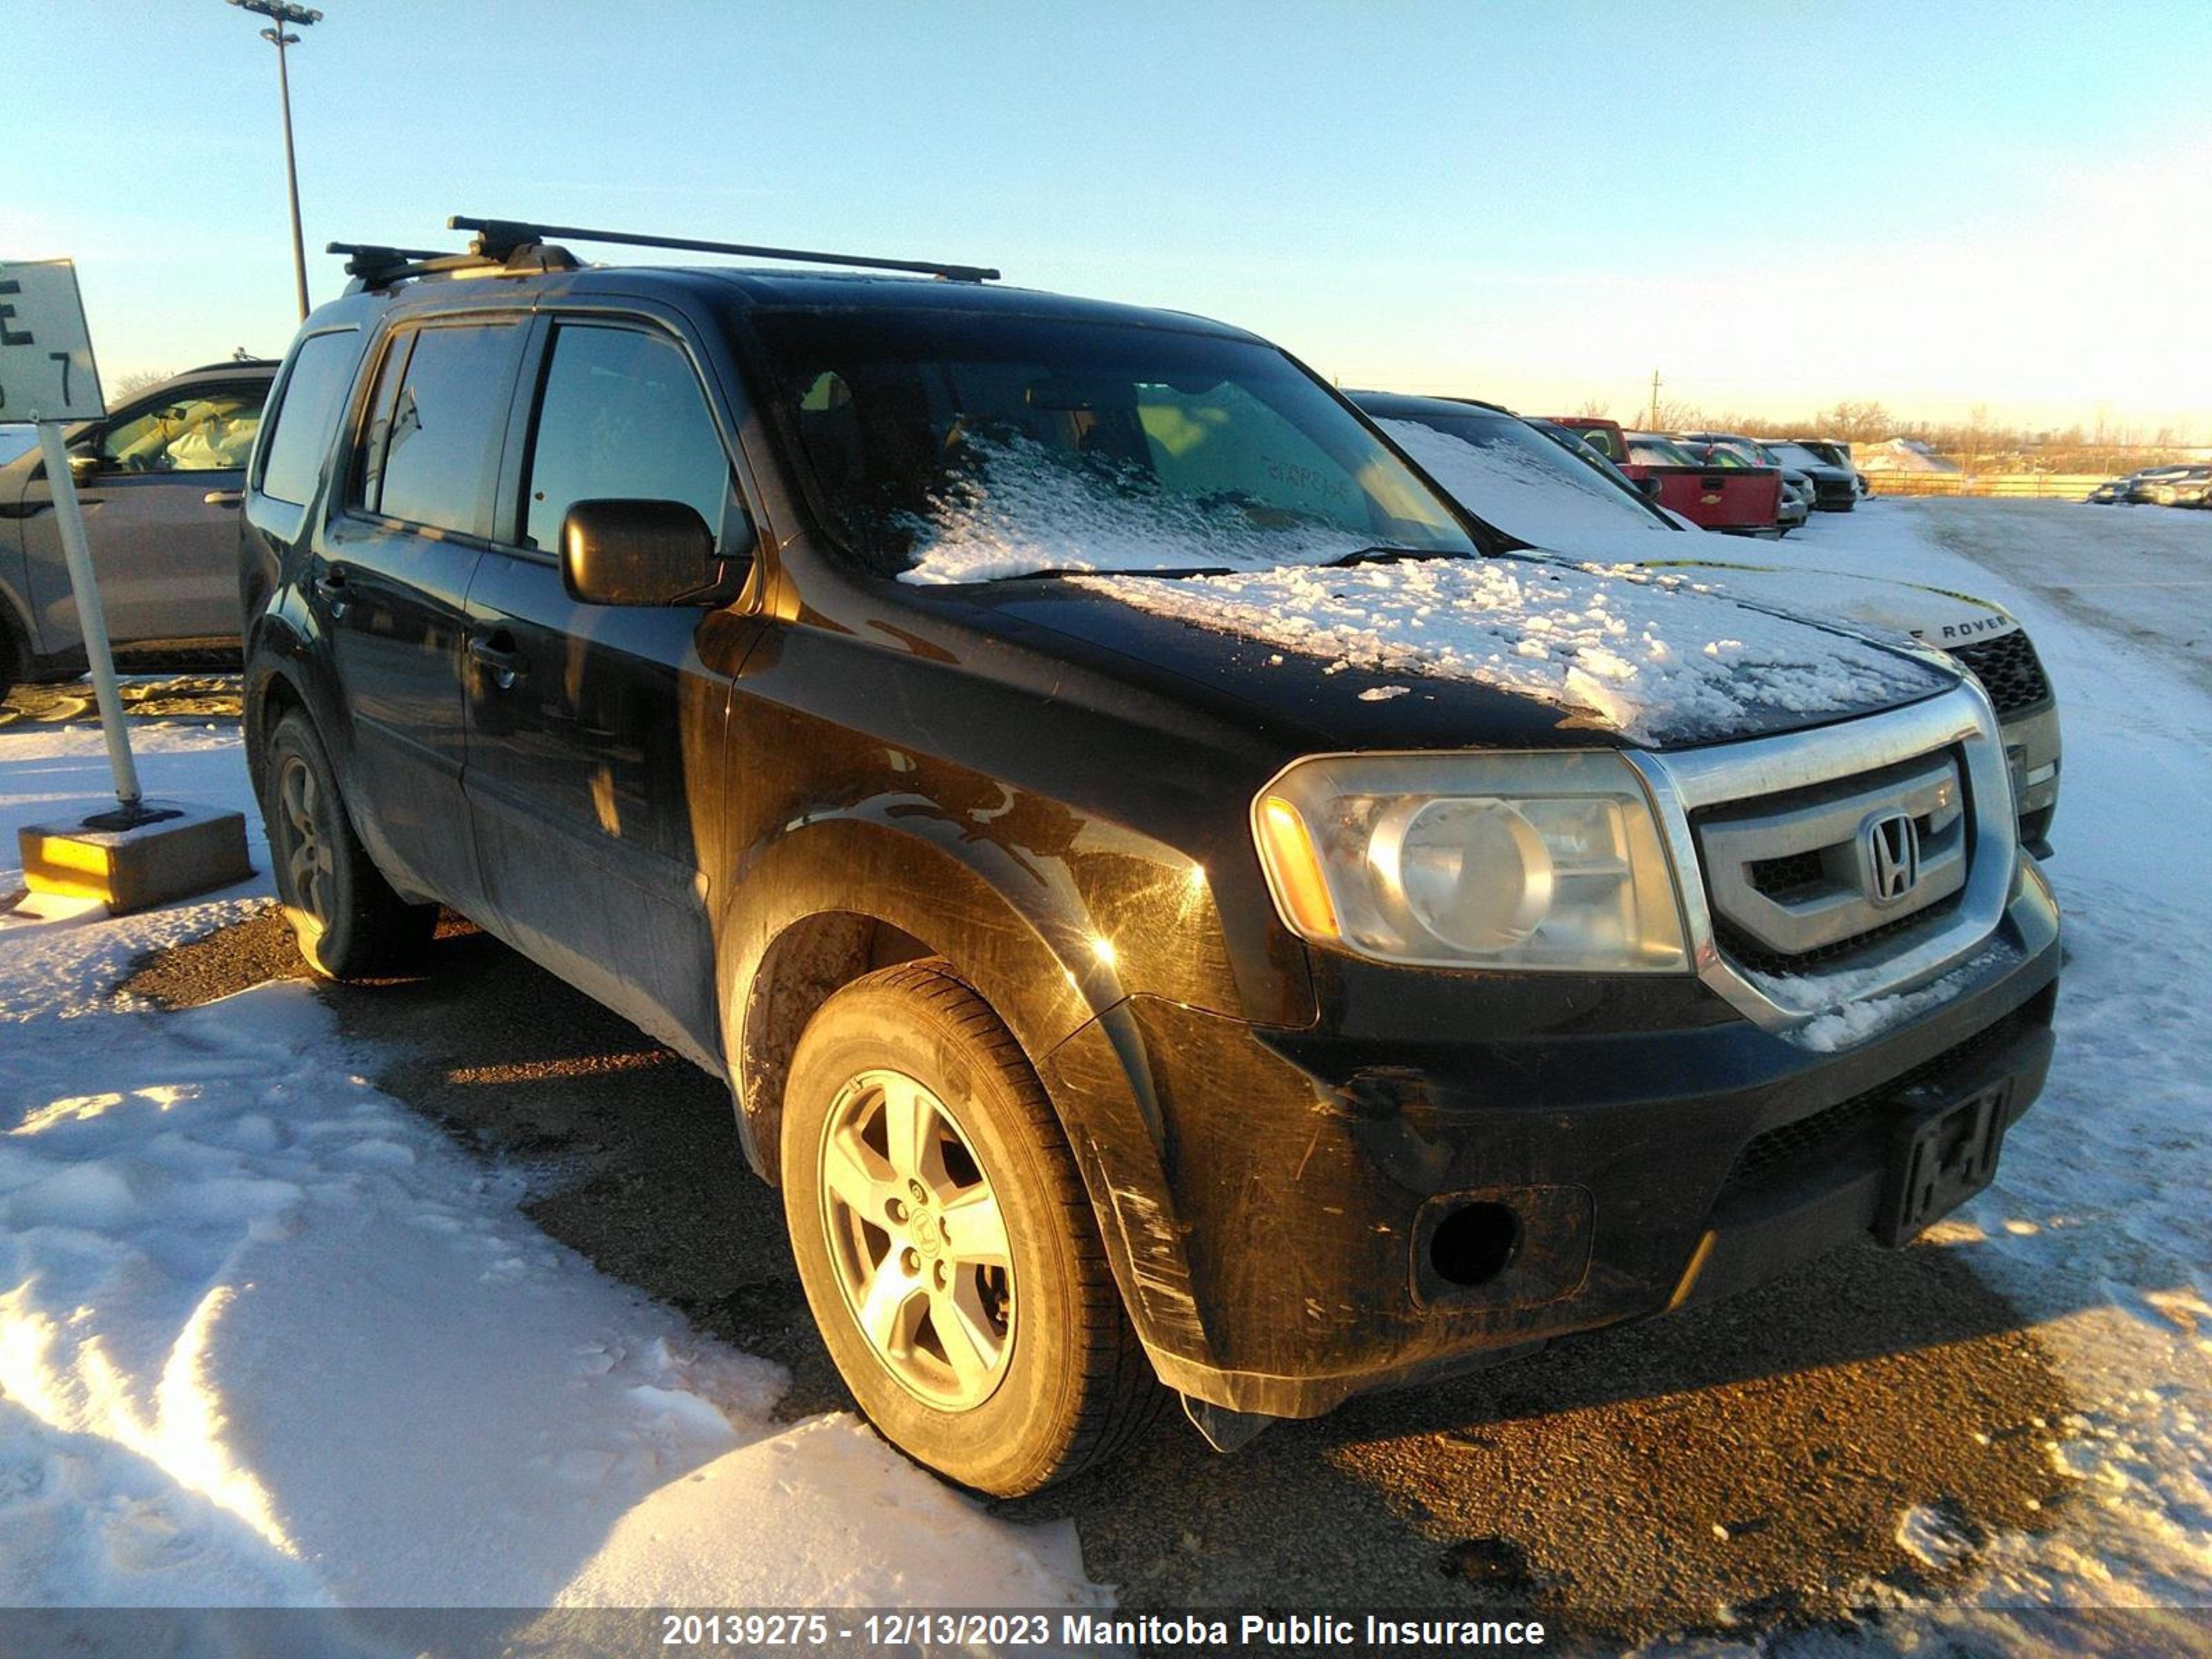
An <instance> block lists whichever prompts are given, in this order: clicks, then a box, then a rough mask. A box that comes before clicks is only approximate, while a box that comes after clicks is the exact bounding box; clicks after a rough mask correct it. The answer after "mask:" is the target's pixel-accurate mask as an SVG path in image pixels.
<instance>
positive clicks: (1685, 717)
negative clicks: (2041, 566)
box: [1077, 558, 1937, 744]
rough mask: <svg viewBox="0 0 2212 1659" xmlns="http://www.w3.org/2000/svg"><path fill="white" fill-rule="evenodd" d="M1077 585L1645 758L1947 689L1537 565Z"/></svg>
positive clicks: (1741, 620) (1446, 564)
mask: <svg viewBox="0 0 2212 1659" xmlns="http://www.w3.org/2000/svg"><path fill="white" fill-rule="evenodd" d="M1077 580H1078V585H1079V586H1084V587H1085V588H1088V589H1090V590H1091V591H1092V592H1097V593H1101V594H1104V595H1108V596H1110V597H1111V598H1114V599H1118V600H1120V601H1121V602H1122V603H1124V604H1127V605H1134V606H1136V607H1138V608H1139V609H1140V610H1144V611H1152V612H1154V613H1156V614H1158V615H1161V616H1165V617H1172V618H1175V619H1176V620H1179V621H1182V622H1185V623H1190V624H1191V625H1193V626H1194V627H1200V628H1206V629H1213V630H1216V631H1218V632H1221V633H1226V634H1235V635H1245V636H1247V637H1249V638H1252V639H1255V640H1258V641H1263V642H1265V643H1267V644H1270V645H1273V646H1277V647H1280V648H1282V649H1284V650H1286V651H1296V652H1297V653H1300V654H1302V655H1304V656H1309V657H1317V658H1320V659H1323V660H1325V661H1328V663H1329V664H1330V667H1331V671H1335V670H1337V669H1340V668H1357V669H1360V670H1363V671H1366V672H1368V673H1374V674H1388V675H1391V676H1394V677H1404V678H1415V679H1418V678H1421V677H1425V676H1426V677H1434V678H1446V679H1459V680H1472V681H1475V682H1477V683H1480V684H1485V685H1489V686H1493V687H1497V688H1498V689H1500V690H1509V691H1513V692H1516V693H1519V694H1521V695H1523V696H1531V697H1535V698H1538V699H1541V700H1542V701H1543V702H1549V703H1552V704H1554V705H1556V706H1557V707H1559V708H1561V709H1563V710H1572V711H1576V712H1578V713H1581V714H1585V715H1587V716H1588V717H1589V718H1590V719H1592V720H1595V721H1596V722H1598V723H1601V724H1602V725H1604V726H1607V727H1609V728H1611V729H1613V730H1614V731H1617V732H1620V733H1621V734H1622V735H1623V736H1625V737H1626V738H1629V739H1630V740H1631V741H1632V742H1636V743H1642V744H1650V743H1654V742H1656V741H1658V740H1659V739H1660V738H1661V737H1662V735H1663V737H1664V738H1665V739H1666V740H1667V741H1668V742H1670V743H1694V742H1699V741H1704V740H1709V739H1712V738H1721V737H1726V736H1729V735H1733V734H1735V732H1739V731H1741V729H1742V728H1743V726H1745V725H1747V723H1750V722H1752V721H1753V720H1756V719H1758V718H1760V717H1771V715H1773V714H1776V713H1783V714H1789V715H1791V716H1793V717H1796V718H1798V719H1801V720H1802V719H1805V718H1813V719H1818V718H1820V717H1821V716H1823V715H1826V714H1837V715H1841V714H1849V713H1852V712H1856V711H1857V710H1860V709H1863V708H1869V707H1880V706H1881V705H1883V704H1887V703H1899V702H1909V701H1911V700H1913V699H1916V698H1919V697H1923V696H1928V695H1929V693H1930V692H1931V691H1932V690H1936V689H1937V688H1936V685H1935V684H1934V683H1933V682H1931V679H1930V678H1929V673H1928V671H1927V670H1926V669H1925V668H1924V667H1923V666H1922V665H1921V663H1920V662H1919V661H1917V660H1916V659H1912V658H1910V657H1906V656H1902V655H1899V653H1896V652H1894V651H1892V650H1890V649H1888V648H1886V647H1883V646H1881V645H1879V644H1876V643H1875V642H1874V641H1869V640H1864V639H1861V638H1859V637H1857V636H1856V635H1851V634H1847V633H1839V632H1836V631H1832V630H1830V629H1822V628H1818V627H1815V626H1814V625H1812V624H1809V623H1802V622H1798V621H1795V620H1792V619H1791V618H1790V617H1782V616H1776V615H1773V614H1771V613H1770V612H1767V611H1762V610H1758V609H1754V608H1753V607H1751V606H1749V605H1738V604H1735V603H1734V602H1733V601H1731V600H1729V599H1723V598H1721V597H1719V596H1717V595H1714V594H1711V593H1704V592H1698V591H1697V590H1696V588H1695V587H1694V586H1692V584H1690V583H1688V582H1686V581H1685V580H1682V579H1681V578H1679V577H1673V576H1667V575H1661V574H1654V573H1651V572H1648V571H1644V570H1640V569H1635V568H1626V567H1621V566H1601V565H1583V566H1574V565H1566V564H1560V563H1556V562H1550V561H1545V560H1537V559H1522V558H1492V559H1429V560H1418V561H1415V560H1407V561H1401V562H1396V563H1390V564H1370V565H1358V566H1353V567H1352V568H1346V569H1323V570H1313V569H1277V570H1268V571H1260V572H1252V573H1249V574H1231V575H1221V576H1189V577H1182V578H1176V579H1170V578H1161V577H1152V576H1141V575H1122V576H1085V577H1081V578H1079V579H1077Z"/></svg>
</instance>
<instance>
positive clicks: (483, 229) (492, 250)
mask: <svg viewBox="0 0 2212 1659" xmlns="http://www.w3.org/2000/svg"><path fill="white" fill-rule="evenodd" d="M446 225H447V228H448V229H450V230H472V231H474V232H476V240H473V241H472V242H471V243H470V244H469V246H470V251H471V252H473V253H474V254H475V255H477V257H478V258H483V259H489V260H494V261H503V260H505V259H506V258H508V257H509V256H510V255H511V254H513V252H515V251H516V250H517V249H519V248H525V247H528V246H532V244H535V243H540V242H545V241H549V240H555V239H558V240H562V241H572V242H611V243H617V244H620V245H622V246H626V247H665V248H676V249H679V250H681V251H683V252H688V253H734V254H738V255H740V256H742V257H744V258H749V259H791V260H796V261H798V262H799V263H801V264H811V265H851V266H856V267H859V268H860V269H863V270H911V271H915V272H916V273H918V274H920V275H921V276H942V277H944V278H945V280H947V281H948V282H955V283H988V282H995V281H996V280H997V279H998V275H999V273H998V272H997V270H994V269H992V268H990V267H988V266H985V265H948V264H938V263H937V262H936V261H934V260H931V259H877V258H869V257H868V256H866V255H864V254H859V253H817V252H808V251H806V250H805V249H803V248H790V247H755V246H751V245H750V244H748V243H744V242H707V241H702V240H698V239H697V238H696V237H690V236H647V235H643V234H640V233H638V232H635V231H629V230H586V229H585V228H582V227H580V226H577V225H538V224H531V223H528V222H524V221H520V220H515V219H476V218H471V217H468V216H465V215H461V214H456V215H454V216H453V217H452V218H450V219H448V220H447V221H446Z"/></svg>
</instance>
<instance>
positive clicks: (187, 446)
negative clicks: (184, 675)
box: [0, 359, 276, 696]
mask: <svg viewBox="0 0 2212 1659" xmlns="http://www.w3.org/2000/svg"><path fill="white" fill-rule="evenodd" d="M275 378H276V364H275V363H273V362H264V361H261V360H259V359H251V360H246V361H240V362H226V363H210V364H209V365H208V366H207V367H205V368H195V369H192V370H191V371H190V372H189V373H186V374H179V375H176V376H174V377H173V378H172V379H169V380H164V381H162V382H161V384H160V385H158V386H151V387H149V388H148V389H147V390H146V391H144V392H139V393H137V395H135V396H133V397H131V398H129V399H127V400H126V401H125V403H124V404H122V406H121V407H119V408H118V409H117V410H114V411H113V412H112V413H111V414H110V415H109V416H107V417H106V419H104V420H99V421H88V422H84V423H82V425H79V426H76V427H74V428H71V429H70V432H69V434H68V441H69V452H70V468H71V471H74V472H75V473H76V481H77V494H78V498H79V499H80V500H81V501H82V502H83V505H84V524H85V530H86V532H87V534H88V537H89V538H90V540H91V543H92V562H93V568H94V570H95V571H97V572H98V573H99V576H100V599H101V600H102V603H103V605H104V608H105V609H106V613H107V631H108V635H109V636H110V638H112V640H113V641H114V643H115V650H116V655H117V657H118V659H119V660H122V661H124V662H125V663H129V662H131V661H133V660H137V661H142V662H151V661H173V660H176V659H180V658H185V657H188V656H197V655H199V654H201V653H222V655H224V656H225V657H227V658H229V659H236V657H237V655H238V650H239V609H238V506H239V502H240V500H242V499H243V496H242V494H241V492H242V491H243V489H244V488H245V483H246V455H247V453H249V452H250V451H251V450H252V447H253V439H254V435H255V434H256V433H257V432H258V431H259V430H260V428H261V407H262V404H264V403H265V402H266V401H267V400H268V397H269V385H270V381H271V380H274V379H275ZM84 665H85V656H84V636H83V635H82V634H81V633H80V632H79V631H78V629H77V619H76V598H75V596H74V595H73V594H72V593H71V592H70V580H69V568H68V567H67V565H66V564H64V562H63V559H62V541H61V532H60V530H59V529H58V526H57V525H56V523H55V520H54V513H53V487H52V484H51V483H49V482H48V480H47V477H46V462H45V460H44V459H43V458H42V457H41V455H40V452H39V451H38V450H37V449H36V448H35V447H34V448H32V449H30V450H28V451H27V452H25V453H21V454H19V455H17V456H15V458H14V459H12V460H9V461H8V462H6V463H5V464H4V465H0V696H5V695H6V694H7V691H8V689H9V687H10V686H12V685H14V684H17V683H18V682H21V681H33V680H55V679H66V678H70V676H71V675H74V674H79V673H82V672H83V671H84Z"/></svg>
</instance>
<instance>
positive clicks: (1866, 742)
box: [1627, 684, 2057, 1030]
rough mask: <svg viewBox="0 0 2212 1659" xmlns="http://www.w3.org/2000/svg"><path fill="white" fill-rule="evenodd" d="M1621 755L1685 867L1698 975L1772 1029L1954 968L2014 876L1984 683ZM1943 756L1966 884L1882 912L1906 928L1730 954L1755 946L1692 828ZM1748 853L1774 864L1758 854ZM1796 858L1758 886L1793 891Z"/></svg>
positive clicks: (2002, 902)
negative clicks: (1885, 708)
mask: <svg viewBox="0 0 2212 1659" xmlns="http://www.w3.org/2000/svg"><path fill="white" fill-rule="evenodd" d="M1627 758H1628V760H1629V761H1630V763H1632V765H1634V766H1635V767H1636V768H1637V769H1638V770H1639V771H1640V772H1642V773H1643V774H1644V777H1645V781H1646V782H1647V784H1648V786H1649V787H1650V792H1651V799H1652V805H1653V806H1654V807H1655V808H1656V811H1657V812H1658V814H1659V823H1660V831H1661V834H1662V836H1663V837H1664V838H1665V840H1666V842H1667V848H1668V856H1669V857H1670V858H1671V859H1672V860H1674V868H1675V871H1676V872H1677V873H1678V874H1679V875H1680V877H1681V878H1682V886H1681V894H1682V905H1683V912H1684V920H1685V921H1686V924H1687V927H1688V929H1689V935H1690V948H1691V951H1692V955H1693V957H1695V960H1696V962H1697V965H1698V976H1699V978H1700V979H1702V980H1703V981H1705V983H1706V984H1707V985H1709V986H1710V987H1712V989H1713V990H1714V991H1715V992H1717V993H1718V994H1720V995H1721V996H1722V997H1723V998H1725V999H1726V1000H1728V1001H1729V1003H1730V1004H1731V1005H1733V1006H1735V1008H1736V1009H1738V1010H1739V1011H1740V1012H1742V1013H1743V1014H1745V1015H1746V1016H1747V1017H1748V1018H1751V1019H1753V1020H1756V1021H1757V1022H1758V1023H1759V1024H1761V1025H1764V1026H1765V1027H1766V1028H1768V1029H1769V1030H1789V1029H1790V1027H1792V1026H1794V1025H1796V1024H1801V1023H1802V1022H1803V1021H1805V1020H1806V1019H1808V1018H1811V1017H1813V1016H1814V1015H1816V1014H1819V1013H1821V1012H1826V1011H1827V1010H1829V1009H1831V1008H1832V1007H1834V1006H1837V999H1838V996H1847V997H1848V998H1850V999H1852V1000H1863V999H1869V998H1873V997H1879V996H1887V995H1889V994H1893V993H1895V992H1899V991H1905V990H1909V989H1911V988H1912V987H1915V986H1919V985H1924V984H1926V983H1928V982H1929V981H1930V980H1932V979H1934V978H1935V977H1936V976H1937V975H1941V974H1944V973H1947V972H1948V971H1950V970H1951V969H1954V968H1956V967H1958V966H1960V964H1961V963H1965V962H1966V961H1967V960H1968V959H1969V958H1970V957H1972V955H1973V954H1974V952H1976V951H1980V950H1984V949H1985V948H1987V947H1988V945H1989V944H1990V939H1991V937H1992V936H1993V935H1994V934H1995V933H1996V932H1997V931H1998V929H1999V927H2000V926H2001V924H2002V922H2003V920H2004V917H2005V913H2006V907H2007V905H2008V903H2009V902H2010V900H2011V897H2012V895H2013V893H2014V890H2015V884H2016V883H2017V882H2018V881H2019V880H2020V879H2021V860H2020V845H2019V839H2018V835H2017V829H2018V826H2017V823H2016V822H2015V817H2014V814H2013V809H2012V786H2011V782H2010V781H2009V780H2008V778H2007V777H2006V775H2005V760H2004V747H2003V744H2002V739H2001V738H1999V737H1998V735H1997V725H1996V711H1995V710H1994V709H1993V708H1991V707H1990V699H1989V696H1988V695H1987V694H1986V693H1985V692H1984V691H1983V690H1982V689H1981V688H1980V687H1979V686H1978V685H1975V684H1961V685H1959V686H1956V687H1954V689H1953V690H1949V691H1947V692H1945V693H1943V694H1942V696H1936V697H1930V698H1929V699H1928V700H1927V701H1925V702H1918V703H1914V704H1911V705H1909V706H1907V707H1905V708H1898V709H1893V710H1891V711H1890V712H1888V713H1887V714H1877V715H1873V716H1870V717H1869V718H1866V719H1863V720H1840V721H1838V722H1836V723H1835V724H1833V725H1831V726H1817V727H1814V728H1812V729H1810V730H1807V731H1803V732H1788V733H1784V734H1781V735H1778V736H1775V737H1771V738H1748V739H1746V740H1743V741H1741V742H1735V743H1723V744H1711V745H1708V746H1705V747H1702V748H1696V749H1687V750H1671V751H1666V752H1653V751H1648V750H1646V751H1631V752H1630V753H1629V755H1628V757H1627ZM1938 759H1941V760H1942V761H1948V763H1949V764H1950V765H1951V766H1952V767H1953V769H1954V775H1955V777H1956V779H1957V781H1958V784H1959V787H1960V792H1961V800H1962V805H1964V808H1965V810H1966V814H1967V817H1968V820H1969V822H1968V827H1967V830H1966V835H1967V842H1966V860H1965V872H1964V873H1965V883H1966V884H1965V885H1964V886H1963V887H1962V888H1960V889H1959V890H1957V891H1956V892H1955V893H1954V895H1953V896H1951V897H1950V898H1949V899H1948V900H1942V901H1938V902H1932V903H1925V904H1923V905H1922V906H1921V907H1920V908H1917V909H1911V910H1907V909H1906V908H1904V907H1903V906H1901V905H1893V906H1891V907H1890V908H1889V910H1888V911H1887V916H1889V917H1901V918H1902V924H1901V925H1899V926H1892V925H1891V923H1890V922H1889V921H1887V920H1884V921H1882V922H1881V925H1880V926H1878V927H1875V929H1873V930H1872V931H1869V932H1866V933H1859V934H1857V935H1855V936H1847V937H1845V938H1844V941H1843V945H1842V948H1841V949H1840V950H1838V951H1835V952H1833V953H1831V952H1829V951H1815V952H1809V953H1807V954H1805V955H1802V956H1800V957H1795V958H1790V959H1789V960H1788V961H1787V962H1784V961H1781V960H1779V959H1778V960H1776V961H1775V962H1774V963H1771V964H1770V963H1768V962H1766V961H1754V960H1753V959H1751V958H1750V957H1748V956H1741V957H1740V956H1738V955H1737V954H1736V953H1735V947H1737V946H1739V945H1741V948H1743V949H1745V950H1746V951H1749V950H1750V949H1751V948H1752V947H1750V945H1748V943H1747V941H1746V940H1745V938H1744V935H1743V934H1742V933H1741V932H1740V931H1739V930H1738V929H1736V928H1735V927H1734V925H1733V924H1732V923H1729V922H1728V921H1726V920H1725V919H1724V918H1723V917H1721V916H1720V915H1717V914H1716V911H1715V907H1714V904H1713V902H1712V897H1711V884H1709V883H1708V882H1707V880H1706V879H1705V853H1704V849H1703V848H1702V846H1701V845H1700V838H1699V832H1698V829H1697V828H1696V826H1697V825H1699V824H1702V823H1707V822H1711V821H1716V820H1720V819H1727V818H1731V817H1743V816H1746V815H1749V816H1753V817H1757V816H1760V815H1763V814H1764V813H1765V812H1766V811H1768V810H1769V808H1770V806H1771V805H1781V806H1782V807H1784V809H1785V810H1786V808H1787V807H1788V805H1789V804H1790V801H1791V800H1792V799H1805V798H1808V796H1809V797H1817V796H1818V795H1819V794H1820V792H1822V791H1824V790H1826V789H1829V788H1831V787H1834V786H1836V785H1837V784H1838V781H1839V780H1840V781H1843V785H1844V788H1845V790H1846V792H1848V790H1849V789H1850V787H1851V786H1852V785H1853V784H1855V783H1857V782H1859V781H1863V780H1865V779H1867V778H1869V777H1870V776H1873V775H1876V774H1882V773H1886V772H1887V771H1889V770H1891V769H1900V770H1901V771H1902V772H1903V773H1905V774H1912V773H1915V772H1917V770H1918V769H1919V767H1920V765H1921V764H1922V763H1935V762H1936V761H1937V760H1938ZM1783 856H1784V858H1785V859H1786V858H1787V855H1786V854H1785V855H1783ZM1752 861H1753V863H1754V864H1765V863H1767V862H1768V860H1765V859H1761V858H1759V857H1758V856H1757V855H1756V854H1754V856H1753V860H1752ZM1823 868H1824V870H1825V866H1823ZM1804 869H1805V866H1804V864H1803V863H1802V861H1798V860H1790V861H1789V862H1787V863H1785V864H1784V866H1783V867H1782V868H1781V869H1779V870H1767V871H1764V872H1762V874H1763V875H1764V876H1765V881H1764V886H1765V890H1766V896H1769V897H1771V896H1774V895H1775V893H1776V892H1777V891H1780V892H1782V893H1784V894H1786V893H1788V891H1789V889H1790V882H1789V879H1788V878H1790V876H1791V875H1793V874H1802V872H1803V871H1804ZM2056 937H2057V932H2056V928H2055V927H2052V926H2048V925H2045V924H2044V923H2042V922H2040V921H2039V923H2038V927H2037V928H2036V930H2035V931H2034V932H2033V933H2032V934H2029V935H2024V936H2022V937H2021V938H2020V939H2017V940H2016V941H2015V944H2016V945H2017V946H2018V948H2020V949H2021V950H2024V951H2029V952H2033V951H2039V950H2041V949H2043V948H2045V946H2046V945H2049V944H2050V942H2051V939H2054V938H2056Z"/></svg>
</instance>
